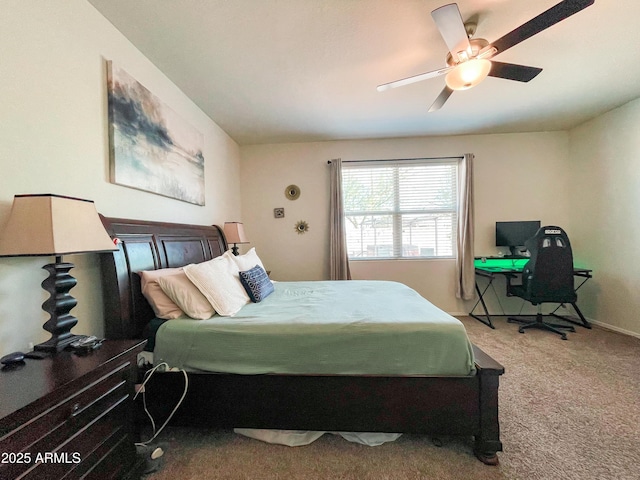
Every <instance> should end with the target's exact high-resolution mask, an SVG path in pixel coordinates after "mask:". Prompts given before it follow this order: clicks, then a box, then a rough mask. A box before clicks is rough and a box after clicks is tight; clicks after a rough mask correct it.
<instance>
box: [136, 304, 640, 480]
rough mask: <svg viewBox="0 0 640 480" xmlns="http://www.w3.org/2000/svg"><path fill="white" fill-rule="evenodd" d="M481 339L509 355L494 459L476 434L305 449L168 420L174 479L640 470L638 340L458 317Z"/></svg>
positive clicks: (161, 477)
mask: <svg viewBox="0 0 640 480" xmlns="http://www.w3.org/2000/svg"><path fill="white" fill-rule="evenodd" d="M460 319H461V320H462V322H463V323H464V324H465V326H466V328H467V331H468V333H469V337H470V338H471V340H472V342H474V343H475V344H477V345H478V346H479V347H480V348H482V349H483V350H485V351H486V352H487V353H488V354H489V355H491V356H492V357H493V358H495V359H496V360H497V361H499V362H500V363H502V364H503V365H504V367H505V370H506V372H505V374H504V375H503V376H502V377H501V382H500V427H501V439H502V443H503V447H504V451H503V452H501V453H499V454H498V455H499V458H500V465H498V466H496V467H490V466H487V465H484V464H482V463H480V462H479V461H478V460H476V458H475V457H474V456H473V453H472V440H471V439H470V438H455V437H453V438H442V439H440V440H441V443H442V446H436V445H435V443H437V442H434V439H432V438H430V437H428V436H420V435H403V436H402V437H400V439H399V440H397V441H396V442H391V443H387V444H385V445H382V446H378V447H367V446H363V445H359V444H354V443H349V442H347V441H346V440H344V439H342V438H341V437H338V436H334V435H324V436H323V437H321V438H320V439H319V440H317V441H316V442H314V443H312V444H310V445H307V446H304V447H293V448H292V447H285V446H279V445H270V444H266V443H262V442H260V441H257V440H252V439H249V438H246V437H242V436H240V435H236V434H234V433H233V432H230V431H211V430H206V429H203V430H200V429H185V428H179V427H168V428H167V429H166V430H165V431H164V432H163V433H162V435H161V437H160V438H159V441H161V442H165V443H166V444H167V445H168V448H167V453H166V455H165V456H164V457H163V465H162V468H161V469H160V470H159V471H157V472H155V473H152V474H149V475H148V476H146V477H145V478H146V479H147V480H165V479H176V478H180V479H182V480H191V479H301V480H306V479H339V480H362V479H375V480H377V479H381V480H385V479H389V480H396V479H397V480H410V479H438V480H442V479H445V480H446V479H456V480H458V479H477V480H483V479H541V480H542V479H544V480H550V479H563V480H571V479H576V480H578V479H579V480H585V479H588V480H591V479H593V480H596V479H597V480H599V479H603V480H604V479H607V480H608V479H616V480H631V479H636V480H637V479H640V369H639V368H638V367H639V364H640V339H638V338H633V337H629V336H625V335H621V334H618V333H615V332H611V331H608V330H604V329H601V328H598V327H595V328H593V329H592V330H587V329H584V328H580V327H577V328H576V330H577V331H576V333H569V334H568V337H569V340H568V341H562V340H561V339H560V338H559V336H557V335H555V334H552V333H548V332H544V331H540V330H529V331H527V333H525V334H519V333H518V329H517V326H516V325H513V324H508V323H507V322H506V319H502V318H499V319H497V320H496V321H495V322H494V323H495V325H496V329H495V330H491V329H490V328H488V327H486V326H485V325H482V324H481V323H479V322H477V321H476V320H474V319H472V318H470V317H462V318H460Z"/></svg>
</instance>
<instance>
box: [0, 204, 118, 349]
mask: <svg viewBox="0 0 640 480" xmlns="http://www.w3.org/2000/svg"><path fill="white" fill-rule="evenodd" d="M117 249H118V247H116V246H115V245H114V243H113V241H112V240H111V238H110V237H109V235H108V234H107V232H106V230H105V229H104V227H103V226H102V222H101V221H100V217H99V216H98V212H97V211H96V208H95V205H94V204H93V201H91V200H83V199H81V198H73V197H66V196H61V195H52V194H49V193H47V194H36V195H15V196H14V198H13V205H12V207H11V213H10V214H9V221H8V222H7V224H6V225H5V227H4V229H3V230H0V257H32V256H55V262H54V263H49V264H47V265H45V266H44V267H42V268H44V269H45V270H47V271H48V272H49V276H48V277H47V278H46V279H45V280H44V281H43V282H42V288H44V289H45V290H46V291H47V292H48V293H49V299H48V300H46V301H45V302H44V303H43V304H42V309H43V310H44V311H45V312H46V313H48V314H49V317H50V318H49V320H48V321H47V322H46V323H45V324H44V325H43V327H42V328H44V329H45V330H46V331H47V332H49V333H50V334H51V338H50V339H49V340H47V341H46V342H44V343H40V344H38V345H35V346H34V350H36V351H40V352H45V353H48V354H53V353H56V352H59V351H61V350H63V349H64V348H65V347H66V346H68V345H69V344H70V343H71V342H73V341H74V340H75V338H76V336H75V335H73V334H72V333H71V329H72V328H73V327H74V326H75V325H76V324H77V323H78V319H77V318H76V317H74V316H73V315H71V314H70V313H69V312H70V310H71V309H72V308H73V307H75V306H76V304H77V303H78V302H77V301H76V299H75V298H73V297H72V296H71V295H69V290H71V289H72V288H73V287H74V286H75V285H76V283H77V281H76V279H75V278H73V277H72V276H71V275H70V274H69V270H71V269H72V268H73V266H74V265H73V264H72V263H65V262H63V261H62V256H63V255H70V254H76V253H88V252H106V251H113V250H117Z"/></svg>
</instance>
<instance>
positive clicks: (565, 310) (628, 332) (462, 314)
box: [448, 308, 640, 338]
mask: <svg viewBox="0 0 640 480" xmlns="http://www.w3.org/2000/svg"><path fill="white" fill-rule="evenodd" d="M448 313H449V315H451V316H453V317H466V316H469V313H468V312H455V313H451V312H448ZM557 313H558V315H567V316H573V317H575V313H574V312H573V309H568V308H561V309H560V310H558V312H557ZM522 315H532V314H531V313H525V314H522ZM533 315H535V313H533ZM514 316H515V315H514ZM587 321H588V322H589V323H592V324H593V325H597V326H598V327H600V328H604V329H605V330H611V331H612V332H617V333H622V334H623V335H629V336H631V337H635V338H640V333H638V332H632V331H631V330H626V329H624V328H620V327H616V326H615V325H610V324H608V323H604V322H600V321H598V320H592V319H590V318H587Z"/></svg>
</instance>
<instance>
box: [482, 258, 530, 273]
mask: <svg viewBox="0 0 640 480" xmlns="http://www.w3.org/2000/svg"><path fill="white" fill-rule="evenodd" d="M528 261H529V259H528V258H491V257H483V258H477V259H476V260H475V261H474V267H475V268H480V269H482V270H487V271H494V272H500V271H505V270H508V271H522V269H523V268H524V266H525V265H526V263H527V262H528Z"/></svg>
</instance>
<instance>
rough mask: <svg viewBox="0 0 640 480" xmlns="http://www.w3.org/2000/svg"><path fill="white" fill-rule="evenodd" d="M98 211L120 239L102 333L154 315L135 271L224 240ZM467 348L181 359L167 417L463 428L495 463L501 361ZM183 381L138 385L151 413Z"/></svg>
mask: <svg viewBox="0 0 640 480" xmlns="http://www.w3.org/2000/svg"><path fill="white" fill-rule="evenodd" d="M102 221H103V224H104V226H105V228H106V230H107V232H109V234H110V235H111V237H112V238H117V239H118V244H119V247H120V248H119V250H118V251H115V252H113V253H105V254H102V255H101V269H102V287H103V298H104V318H105V336H106V337H107V338H110V339H125V338H127V339H129V338H143V337H144V335H145V333H144V332H145V331H146V330H147V327H148V325H149V322H150V321H151V320H152V319H153V318H154V312H153V310H152V309H151V307H150V306H149V304H148V303H147V301H146V299H145V298H144V296H143V295H142V292H141V285H140V277H139V275H138V273H137V272H141V271H148V270H156V269H161V268H175V267H181V266H184V265H188V264H191V263H201V262H205V261H207V260H211V259H213V258H215V257H218V256H221V255H223V253H224V252H225V251H226V250H227V244H226V241H225V239H224V235H223V234H222V232H221V230H220V229H219V228H218V227H217V226H201V225H187V224H175V223H163V222H149V221H141V220H129V219H118V218H107V217H102ZM347 283H348V282H347ZM170 322H174V321H173V320H171V321H170ZM471 354H472V356H471V358H473V368H472V370H471V373H472V374H470V375H461V374H459V373H458V372H456V374H454V375H442V374H439V375H435V374H420V373H418V372H412V373H411V374H398V373H395V372H385V373H370V372H368V373H366V374H362V373H357V374H355V373H349V372H348V371H347V373H344V371H342V370H337V372H338V373H334V372H333V371H329V372H325V373H320V374H304V373H297V372H295V371H294V372H292V373H278V374H274V373H251V372H250V373H212V372H207V371H194V369H190V370H191V371H190V372H189V374H188V375H189V390H188V393H187V396H186V397H185V399H184V402H183V404H182V405H181V407H180V408H179V409H178V410H177V412H176V414H175V416H174V417H173V419H172V424H175V425H185V426H194V427H195V426H208V427H215V428H256V429H282V430H320V431H351V432H391V433H419V434H431V435H461V436H469V437H473V451H474V454H475V455H476V456H477V457H478V458H479V459H480V460H481V461H482V462H484V463H486V464H489V465H495V464H497V463H498V457H497V455H496V452H498V451H501V450H502V443H501V441H500V428H499V422H498V387H499V378H500V375H502V374H503V373H504V368H503V367H502V365H500V364H499V363H498V362H496V361H495V360H493V359H492V358H491V357H490V356H489V355H487V354H486V353H484V352H483V351H482V350H481V349H479V348H478V347H477V346H475V345H473V346H471ZM183 386H184V378H183V375H182V373H180V372H170V371H168V372H162V373H158V374H156V375H154V377H153V379H152V381H150V382H149V383H148V384H147V387H146V388H147V392H148V394H147V403H148V404H149V409H150V410H151V412H152V413H153V414H154V416H155V415H158V417H166V416H167V415H168V414H169V413H170V411H171V410H172V409H173V406H174V405H175V404H176V403H177V402H178V400H179V398H180V397H181V395H182V393H183Z"/></svg>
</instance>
